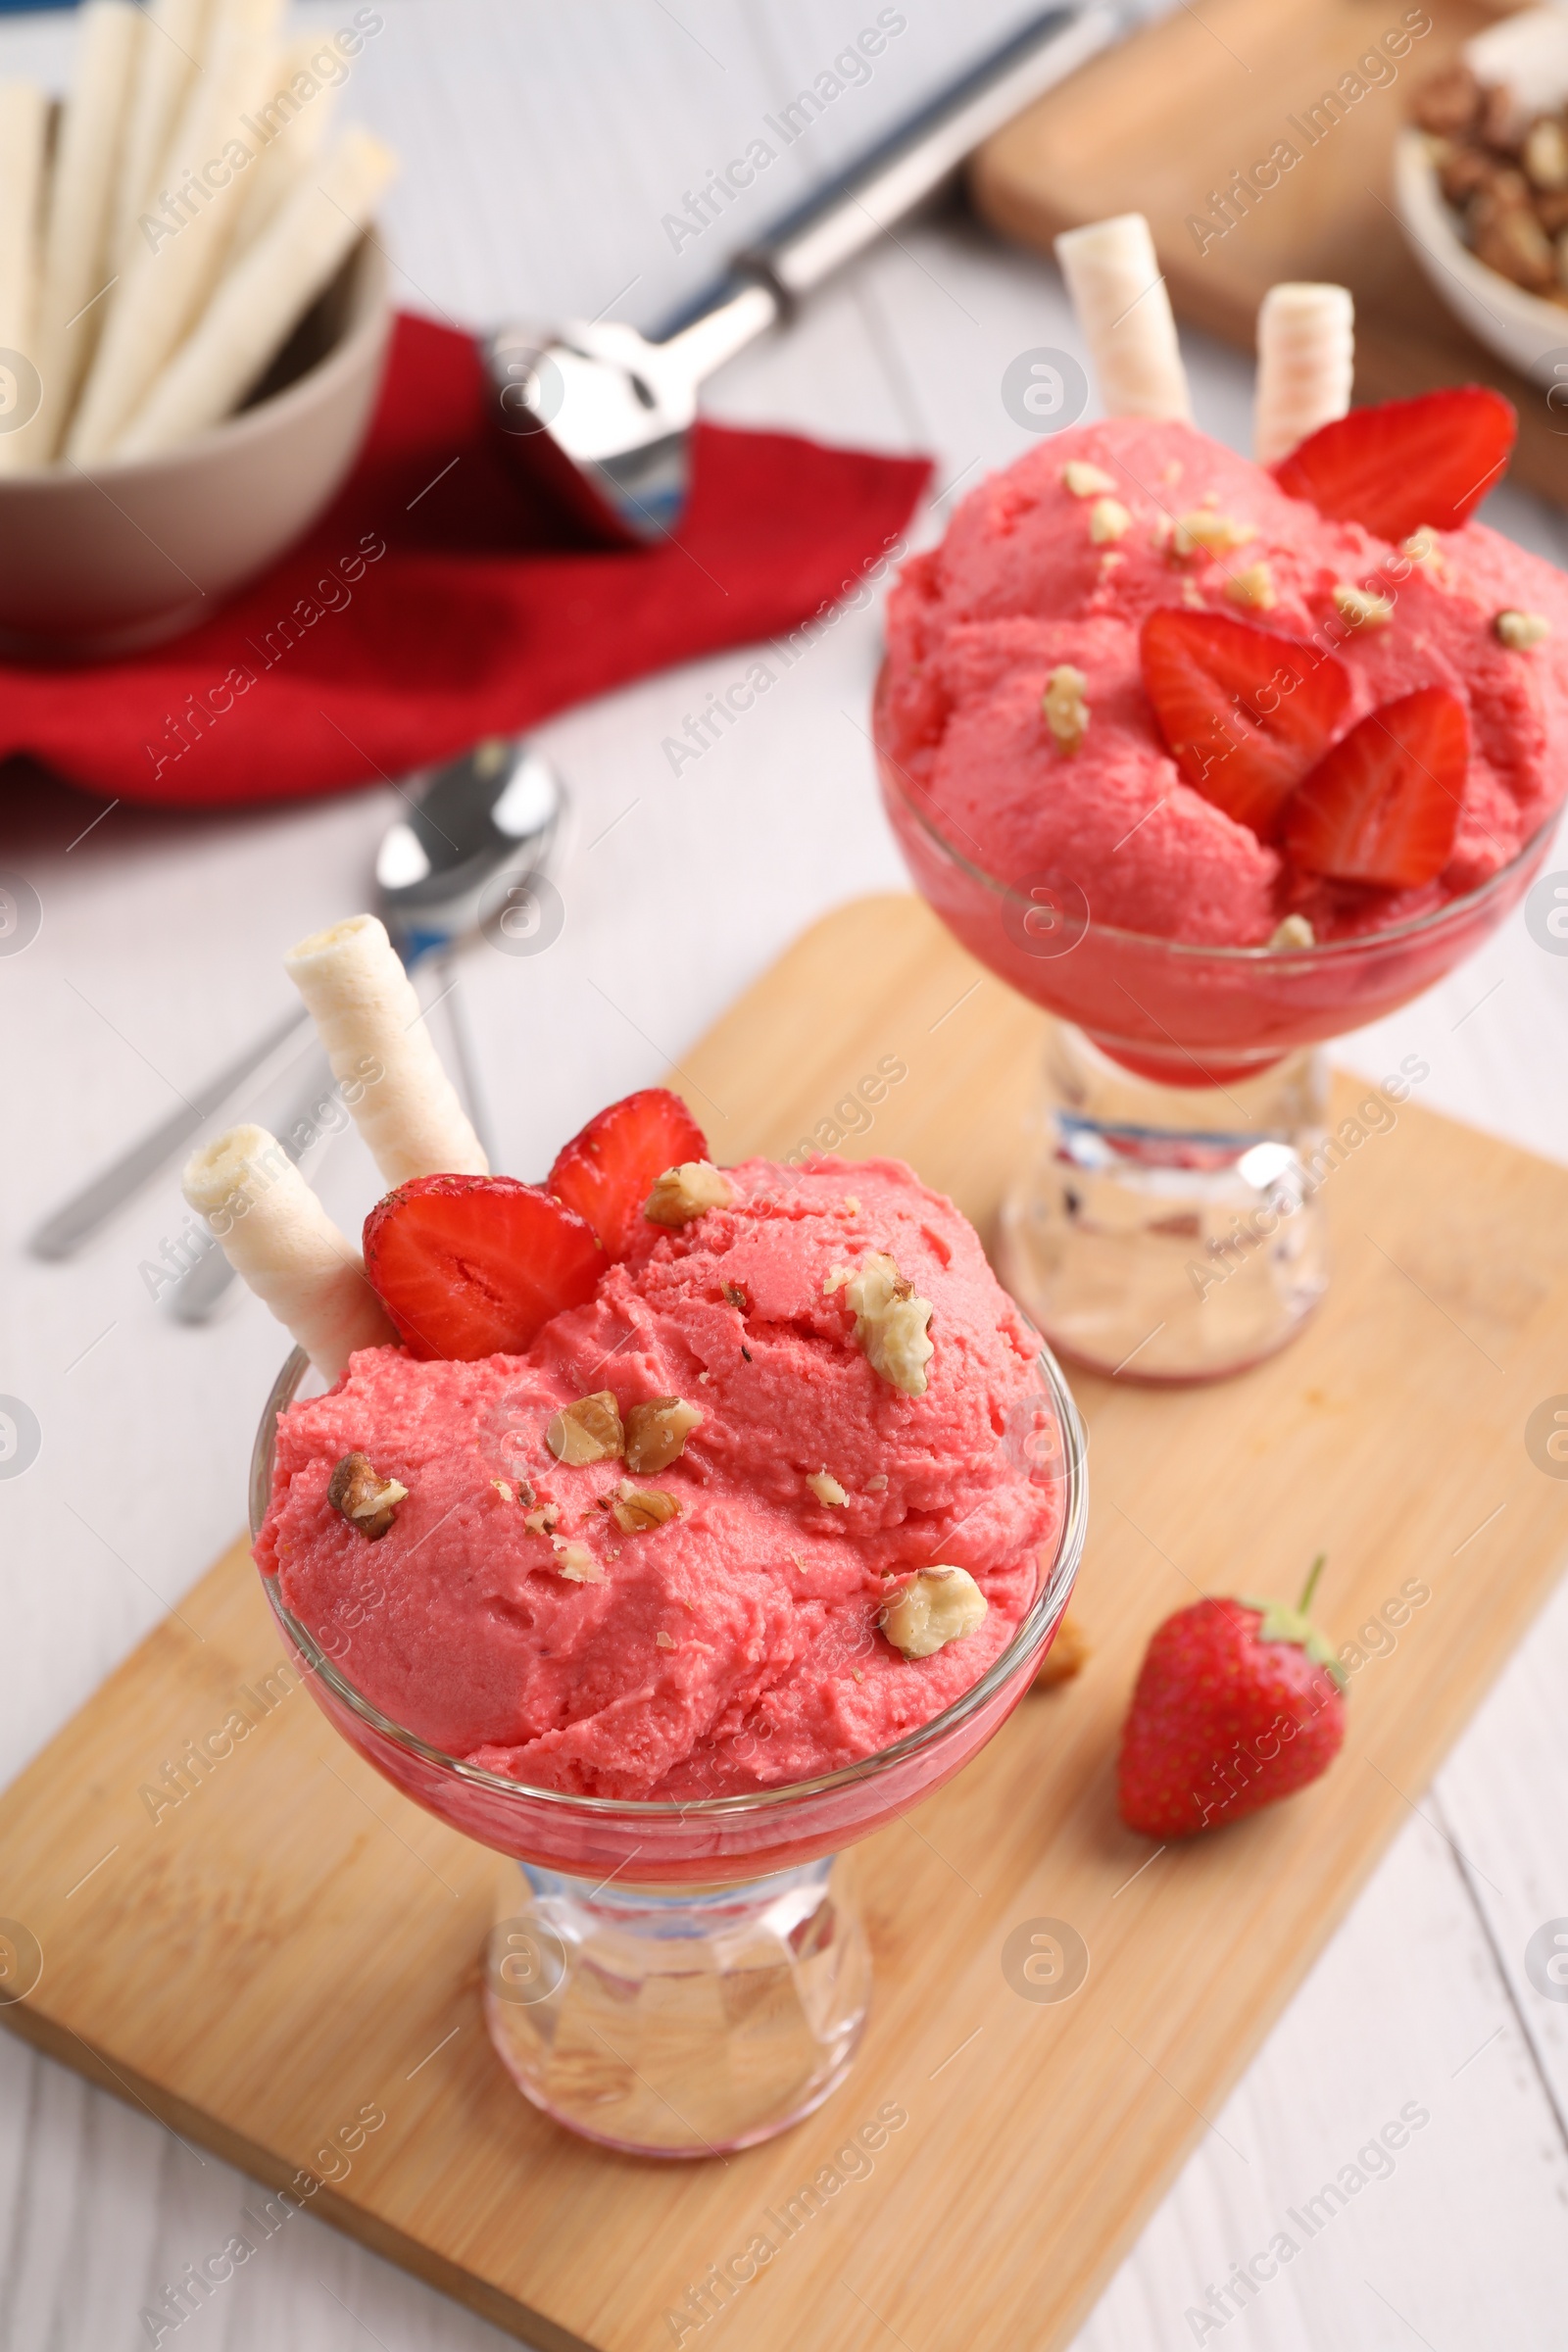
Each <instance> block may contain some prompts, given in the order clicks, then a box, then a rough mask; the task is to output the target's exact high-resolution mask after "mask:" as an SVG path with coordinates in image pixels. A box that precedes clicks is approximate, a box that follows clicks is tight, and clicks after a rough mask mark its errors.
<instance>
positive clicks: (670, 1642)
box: [654, 1634, 675, 1649]
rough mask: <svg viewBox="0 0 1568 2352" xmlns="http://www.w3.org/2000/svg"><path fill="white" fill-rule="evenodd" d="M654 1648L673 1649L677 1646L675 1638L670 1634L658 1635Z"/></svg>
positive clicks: (655, 1638) (655, 1637)
mask: <svg viewBox="0 0 1568 2352" xmlns="http://www.w3.org/2000/svg"><path fill="white" fill-rule="evenodd" d="M654 1646H655V1648H656V1649H673V1648H674V1646H675V1642H674V1638H673V1636H672V1635H669V1634H656V1635H655V1636H654Z"/></svg>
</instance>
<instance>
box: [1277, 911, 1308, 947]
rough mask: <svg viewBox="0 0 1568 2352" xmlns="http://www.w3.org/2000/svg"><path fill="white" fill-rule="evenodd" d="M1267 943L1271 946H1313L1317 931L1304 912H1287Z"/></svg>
mask: <svg viewBox="0 0 1568 2352" xmlns="http://www.w3.org/2000/svg"><path fill="white" fill-rule="evenodd" d="M1268 944H1269V946H1270V947H1271V948H1315V947H1316V946H1317V933H1316V932H1315V931H1314V930H1313V928H1312V926H1311V923H1310V922H1309V921H1308V920H1307V918H1306V916H1305V915H1304V914H1288V915H1287V916H1286V917H1285V920H1284V922H1282V923H1281V924H1280V926H1279V929H1278V930H1277V931H1276V932H1275V933H1274V935H1273V937H1272V938H1271V939H1270V941H1269V943H1268Z"/></svg>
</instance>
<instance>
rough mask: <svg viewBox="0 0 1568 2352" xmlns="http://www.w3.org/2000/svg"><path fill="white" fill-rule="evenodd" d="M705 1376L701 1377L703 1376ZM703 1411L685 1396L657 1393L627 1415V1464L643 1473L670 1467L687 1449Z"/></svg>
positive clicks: (634, 1407)
mask: <svg viewBox="0 0 1568 2352" xmlns="http://www.w3.org/2000/svg"><path fill="white" fill-rule="evenodd" d="M699 1377H701V1376H699ZM702 1418H703V1416H702V1414H701V1413H700V1412H699V1411H698V1409H697V1407H696V1405H695V1404H688V1403H687V1402H686V1399H685V1398H684V1397H652V1398H651V1399H650V1400H649V1402H648V1403H647V1404H634V1405H633V1406H632V1407H631V1409H630V1411H629V1412H628V1413H627V1415H626V1467H627V1469H628V1470H635V1471H637V1472H638V1473H639V1474H642V1473H647V1472H652V1471H655V1470H667V1469H668V1468H669V1465H670V1463H671V1462H677V1461H679V1459H680V1457H681V1455H682V1454H683V1453H684V1452H685V1450H686V1441H687V1439H688V1438H689V1437H690V1436H691V1434H692V1431H693V1430H694V1429H697V1428H700V1427H701V1424H702Z"/></svg>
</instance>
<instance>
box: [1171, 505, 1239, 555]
mask: <svg viewBox="0 0 1568 2352" xmlns="http://www.w3.org/2000/svg"><path fill="white" fill-rule="evenodd" d="M1256 537H1257V526H1256V524H1255V523H1250V522H1239V521H1238V520H1237V519H1236V517H1235V516H1234V515H1213V514H1210V513H1209V511H1208V509H1207V508H1206V507H1195V508H1194V510H1193V512H1192V513H1191V514H1190V515H1178V516H1177V518H1176V535H1175V537H1174V538H1173V539H1172V541H1171V549H1172V552H1173V553H1174V554H1176V555H1178V556H1196V555H1197V554H1198V553H1199V551H1200V549H1201V550H1202V552H1203V554H1204V555H1208V556H1228V555H1229V554H1230V553H1231V551H1232V549H1233V548H1238V547H1246V546H1247V544H1248V542H1249V541H1250V540H1252V539H1255V538H1256Z"/></svg>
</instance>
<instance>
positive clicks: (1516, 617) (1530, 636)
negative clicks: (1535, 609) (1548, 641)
mask: <svg viewBox="0 0 1568 2352" xmlns="http://www.w3.org/2000/svg"><path fill="white" fill-rule="evenodd" d="M1492 625H1493V628H1494V629H1495V631H1496V634H1497V639H1498V642H1499V643H1500V644H1502V645H1506V646H1508V647H1509V648H1510V649H1511V651H1512V652H1514V653H1516V654H1527V653H1528V652H1529V651H1530V648H1531V647H1532V646H1533V645H1539V644H1540V643H1541V640H1542V639H1543V637H1549V636H1550V635H1551V623H1550V621H1549V620H1547V618H1546V617H1545V615H1544V613H1498V614H1497V617H1496V619H1495V621H1494V622H1493V624H1492Z"/></svg>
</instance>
